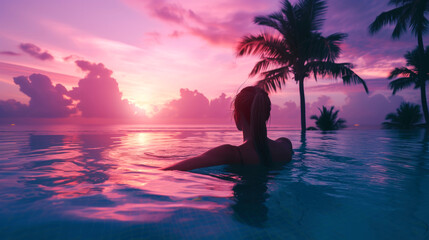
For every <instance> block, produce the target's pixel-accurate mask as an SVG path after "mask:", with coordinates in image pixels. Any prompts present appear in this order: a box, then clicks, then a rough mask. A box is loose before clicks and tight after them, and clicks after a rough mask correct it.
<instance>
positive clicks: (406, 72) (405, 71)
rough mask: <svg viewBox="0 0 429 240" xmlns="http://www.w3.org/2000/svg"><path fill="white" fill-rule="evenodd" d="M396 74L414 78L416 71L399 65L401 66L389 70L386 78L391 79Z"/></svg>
mask: <svg viewBox="0 0 429 240" xmlns="http://www.w3.org/2000/svg"><path fill="white" fill-rule="evenodd" d="M397 76H403V77H407V78H409V77H411V78H415V77H417V73H415V72H413V71H412V70H410V69H408V68H406V67H401V68H395V69H394V70H393V71H391V72H390V74H389V77H388V79H393V78H395V77H397Z"/></svg>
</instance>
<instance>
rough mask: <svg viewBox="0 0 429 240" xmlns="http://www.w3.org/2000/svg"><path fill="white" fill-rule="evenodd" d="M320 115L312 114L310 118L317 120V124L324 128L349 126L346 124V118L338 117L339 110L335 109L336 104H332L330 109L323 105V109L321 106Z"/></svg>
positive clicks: (333, 128) (335, 128) (324, 129)
mask: <svg viewBox="0 0 429 240" xmlns="http://www.w3.org/2000/svg"><path fill="white" fill-rule="evenodd" d="M319 112H320V115H319V116H317V115H312V116H311V117H310V118H311V119H313V120H316V126H317V127H318V128H319V129H320V130H322V131H327V130H338V129H342V128H345V127H347V126H346V125H345V123H346V120H344V119H342V118H338V112H339V110H337V111H334V106H332V107H331V108H330V109H329V110H328V109H327V108H326V107H325V106H322V109H320V108H319Z"/></svg>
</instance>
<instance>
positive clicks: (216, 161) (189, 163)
mask: <svg viewBox="0 0 429 240" xmlns="http://www.w3.org/2000/svg"><path fill="white" fill-rule="evenodd" d="M235 148H236V147H235V146H232V145H229V144H225V145H221V146H219V147H215V148H213V149H210V150H208V151H207V152H205V153H203V154H201V155H199V156H197V157H193V158H189V159H186V160H183V161H181V162H178V163H176V164H173V165H171V166H169V167H165V168H163V170H181V171H188V170H192V169H196V168H203V167H211V166H216V165H223V164H231V163H234V162H236V159H237V158H236V156H235V155H236V153H237V151H236V150H235Z"/></svg>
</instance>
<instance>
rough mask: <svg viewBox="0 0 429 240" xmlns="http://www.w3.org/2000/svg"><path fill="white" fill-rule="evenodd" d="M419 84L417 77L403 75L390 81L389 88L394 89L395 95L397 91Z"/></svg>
mask: <svg viewBox="0 0 429 240" xmlns="http://www.w3.org/2000/svg"><path fill="white" fill-rule="evenodd" d="M413 84H417V78H415V79H413V78H409V77H403V78H398V79H396V80H393V81H391V82H390V83H389V88H390V89H392V90H393V92H392V94H393V95H395V94H396V92H397V91H400V90H402V89H405V88H409V87H411V85H413Z"/></svg>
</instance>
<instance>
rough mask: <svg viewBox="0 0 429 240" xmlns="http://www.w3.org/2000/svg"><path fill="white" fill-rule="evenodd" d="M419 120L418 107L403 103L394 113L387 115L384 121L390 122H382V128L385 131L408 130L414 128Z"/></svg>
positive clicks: (420, 115)
mask: <svg viewBox="0 0 429 240" xmlns="http://www.w3.org/2000/svg"><path fill="white" fill-rule="evenodd" d="M421 119H422V114H421V113H420V106H419V105H416V104H412V103H407V102H403V103H401V106H399V108H397V109H396V113H389V114H387V116H386V120H390V122H383V127H384V128H387V129H391V128H399V129H409V128H413V127H415V126H416V124H417V123H418V122H419V121H420V120H421Z"/></svg>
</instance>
